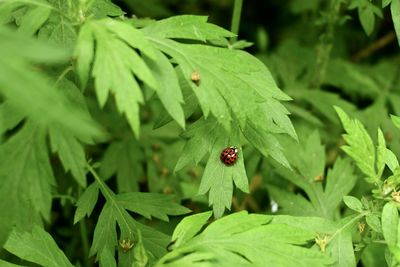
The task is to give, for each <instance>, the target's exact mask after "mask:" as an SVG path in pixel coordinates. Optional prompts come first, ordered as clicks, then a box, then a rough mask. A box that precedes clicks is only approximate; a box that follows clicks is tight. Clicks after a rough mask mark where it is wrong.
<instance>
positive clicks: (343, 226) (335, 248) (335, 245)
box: [269, 214, 364, 267]
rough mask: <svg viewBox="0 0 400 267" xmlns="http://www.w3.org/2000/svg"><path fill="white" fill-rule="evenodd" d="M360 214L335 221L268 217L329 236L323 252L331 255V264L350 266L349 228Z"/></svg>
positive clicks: (355, 222) (351, 248) (275, 221)
mask: <svg viewBox="0 0 400 267" xmlns="http://www.w3.org/2000/svg"><path fill="white" fill-rule="evenodd" d="M362 216H364V215H363V214H357V215H355V216H349V217H345V218H342V219H341V220H340V221H337V222H334V221H332V220H327V219H323V218H320V217H300V216H298V217H293V216H287V215H279V216H269V217H272V223H276V224H282V223H283V224H287V225H290V226H293V227H297V228H300V229H303V230H305V231H310V232H313V233H314V234H315V235H316V236H322V237H323V236H327V237H328V238H329V243H328V244H327V247H326V251H325V254H327V255H331V257H332V258H333V259H334V260H335V261H334V263H333V264H332V266H335V267H342V266H346V267H352V266H354V265H355V264H356V263H355V262H356V260H355V255H354V250H353V242H352V238H351V232H352V231H351V230H352V228H354V227H355V226H356V224H357V222H358V221H359V219H360V218H361V217H362Z"/></svg>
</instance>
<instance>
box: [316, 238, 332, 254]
mask: <svg viewBox="0 0 400 267" xmlns="http://www.w3.org/2000/svg"><path fill="white" fill-rule="evenodd" d="M329 241H330V240H329V236H328V235H320V234H318V235H317V237H316V238H315V243H317V245H318V246H319V248H320V249H321V251H322V252H325V249H326V246H327V245H328V243H329Z"/></svg>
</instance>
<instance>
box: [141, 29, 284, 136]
mask: <svg viewBox="0 0 400 267" xmlns="http://www.w3.org/2000/svg"><path fill="white" fill-rule="evenodd" d="M148 39H149V40H150V41H151V42H152V43H153V44H154V45H155V46H156V47H157V48H158V49H160V50H161V51H163V52H164V53H166V54H168V55H169V56H171V57H173V58H174V59H175V60H176V61H177V62H178V64H179V66H180V68H181V69H182V72H183V74H184V77H186V79H188V80H189V81H190V79H191V75H192V73H193V72H194V71H196V72H197V73H199V75H200V81H199V83H198V85H197V84H195V83H194V82H190V84H191V87H192V90H193V92H194V93H195V95H196V97H197V99H198V101H199V104H200V107H201V109H202V111H203V114H204V116H205V118H207V117H208V115H209V114H210V112H211V114H213V115H214V117H215V118H216V119H217V121H218V122H219V123H220V124H221V125H223V127H224V128H225V129H226V130H229V129H230V122H231V120H232V116H231V111H232V112H233V114H234V115H235V119H236V120H237V121H238V124H239V125H240V126H241V127H244V125H245V124H246V121H247V119H248V118H250V119H251V120H252V121H253V122H254V123H259V122H260V121H262V122H268V121H270V120H271V119H274V120H276V121H279V122H280V123H281V122H282V119H281V118H279V117H278V118H277V117H276V116H274V114H273V113H272V112H271V109H270V108H269V107H268V106H267V104H266V102H265V101H266V100H270V99H275V100H290V98H289V97H288V96H287V95H285V94H284V93H283V92H282V91H280V90H279V89H278V87H277V86H276V84H275V82H274V80H273V78H272V76H271V74H270V73H269V71H268V69H267V68H266V67H265V66H264V65H263V64H262V63H261V62H260V61H258V60H257V59H255V58H254V57H252V56H250V55H249V54H247V53H246V52H243V51H239V50H228V49H223V48H218V47H211V46H205V45H195V44H191V45H188V44H180V43H178V42H175V41H172V40H169V39H163V38H159V37H154V36H148ZM244 102H246V103H252V104H249V105H242V103H244ZM277 105H281V104H277ZM256 114H257V116H256ZM279 115H280V116H284V115H283V114H279Z"/></svg>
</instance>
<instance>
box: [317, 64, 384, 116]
mask: <svg viewBox="0 0 400 267" xmlns="http://www.w3.org/2000/svg"><path fill="white" fill-rule="evenodd" d="M324 84H328V85H333V86H336V87H338V88H341V90H343V91H344V92H347V93H349V94H357V95H362V96H366V97H373V98H375V97H377V96H378V95H379V94H380V88H381V86H380V85H379V84H378V83H377V82H376V80H375V79H373V77H371V75H368V74H367V73H366V71H365V68H364V67H363V66H361V65H360V64H354V63H350V62H348V61H345V60H343V59H332V60H330V61H329V64H328V67H327V70H326V76H325V79H324ZM359 88H363V90H362V91H360V90H359ZM332 104H334V105H335V106H337V104H335V103H332ZM339 106H341V107H342V108H343V109H344V110H345V111H346V112H347V111H349V110H346V109H345V107H343V105H339Z"/></svg>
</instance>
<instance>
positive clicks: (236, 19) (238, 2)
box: [231, 0, 243, 44]
mask: <svg viewBox="0 0 400 267" xmlns="http://www.w3.org/2000/svg"><path fill="white" fill-rule="evenodd" d="M242 5H243V0H235V4H234V6H233V14H232V22H231V32H232V33H234V34H236V36H234V37H231V44H233V43H234V42H236V41H237V35H238V33H239V25H240V15H241V14H242Z"/></svg>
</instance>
